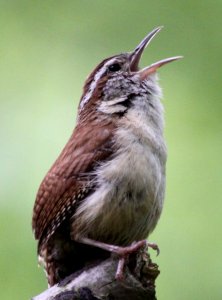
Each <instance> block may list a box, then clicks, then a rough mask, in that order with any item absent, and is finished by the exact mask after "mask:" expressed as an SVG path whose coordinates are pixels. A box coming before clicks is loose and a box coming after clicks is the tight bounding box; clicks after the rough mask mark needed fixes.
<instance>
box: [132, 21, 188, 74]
mask: <svg viewBox="0 0 222 300" xmlns="http://www.w3.org/2000/svg"><path fill="white" fill-rule="evenodd" d="M162 28H163V27H162V26H160V27H157V28H155V29H154V30H153V31H151V32H150V33H149V34H148V35H147V36H146V37H145V38H144V39H143V40H142V42H141V43H140V44H139V45H138V46H137V47H136V49H135V50H134V51H133V52H131V53H130V71H131V72H138V74H139V75H140V77H141V80H144V79H146V78H147V77H148V76H149V75H150V74H152V73H155V72H156V71H157V69H158V68H160V67H162V66H163V65H165V64H168V63H169V62H172V61H174V60H178V59H180V58H183V56H174V57H170V58H165V59H162V60H160V61H157V62H155V63H154V64H152V65H150V66H148V67H145V68H144V69H142V70H139V62H140V59H141V56H142V54H143V51H144V49H145V48H146V47H147V46H148V45H149V43H150V42H151V40H152V39H153V38H154V37H155V35H156V34H157V33H158V32H159V31H160V30H161V29H162Z"/></svg>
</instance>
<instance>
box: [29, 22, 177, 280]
mask: <svg viewBox="0 0 222 300" xmlns="http://www.w3.org/2000/svg"><path fill="white" fill-rule="evenodd" d="M160 29H161V27H158V28H156V29H154V30H153V31H152V32H150V33H149V34H148V35H147V36H146V37H145V38H144V39H143V40H142V42H141V43H140V44H139V45H138V46H137V47H136V48H135V50H133V51H132V52H129V53H122V54H119V55H115V56H112V57H110V58H106V59H104V60H103V61H102V62H101V63H100V64H99V65H98V66H97V67H96V68H95V69H94V70H93V72H92V73H91V74H90V76H89V77H88V78H87V80H86V82H85V85H84V88H83V95H82V98H81V100H80V104H79V108H78V118H77V124H76V127H75V129H74V131H73V133H72V135H71V137H70V139H69V141H68V142H67V144H66V146H65V147H64V149H63V151H62V152H61V154H60V155H59V157H58V158H57V160H56V161H55V163H54V164H53V166H52V167H51V169H50V170H49V172H48V173H47V175H46V177H45V178H44V180H43V181H42V183H41V185H40V188H39V191H38V193H37V197H36V201H35V205H34V211H33V220H32V227H33V230H34V234H35V238H36V239H37V240H38V255H39V260H40V262H41V263H42V264H43V266H44V268H45V270H46V273H47V277H48V283H49V285H50V286H51V285H53V284H55V283H57V282H59V281H60V280H61V279H63V278H64V277H66V276H67V275H70V274H71V273H73V272H74V271H76V270H79V269H81V268H82V267H84V266H85V264H86V263H88V262H90V260H93V259H94V258H95V257H96V255H98V257H100V256H101V255H103V254H104V256H105V255H107V254H109V253H110V252H114V253H117V254H118V255H119V257H120V260H119V265H118V269H117V273H116V277H118V278H120V277H121V276H122V271H123V267H124V258H125V257H126V256H127V254H129V253H131V252H133V251H136V250H137V249H139V248H140V247H142V246H143V245H145V241H144V239H146V238H147V236H148V235H149V234H150V232H151V231H152V230H153V229H154V227H155V226H156V224H157V221H158V219H159V217H160V214H161V211H162V207H163V200H164V192H165V164H166V157H167V152H166V146H165V141H164V137H163V107H162V104H161V102H160V97H161V90H160V87H159V85H158V82H157V76H156V71H157V69H158V68H159V67H161V66H162V65H165V64H167V63H169V62H172V61H174V60H177V59H179V58H180V57H179V56H177V57H171V58H167V59H164V60H161V61H158V62H156V63H154V64H152V65H150V66H148V67H145V68H143V69H141V70H140V69H139V67H138V65H139V61H140V58H141V55H142V53H143V51H144V49H145V47H146V46H147V45H148V44H149V42H150V41H151V40H152V38H153V37H154V36H155V35H156V34H157V33H158V32H159V31H160ZM147 245H148V246H150V247H152V248H154V249H158V248H157V246H156V245H155V244H151V243H148V244H147ZM101 249H102V250H101ZM100 251H101V252H100ZM98 253H99V254H98Z"/></svg>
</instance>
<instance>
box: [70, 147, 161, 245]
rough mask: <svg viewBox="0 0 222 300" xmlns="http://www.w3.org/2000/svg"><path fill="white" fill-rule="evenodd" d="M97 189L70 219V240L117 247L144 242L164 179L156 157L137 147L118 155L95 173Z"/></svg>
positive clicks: (157, 211) (156, 214)
mask: <svg viewBox="0 0 222 300" xmlns="http://www.w3.org/2000/svg"><path fill="white" fill-rule="evenodd" d="M97 186H98V187H97V189H96V191H95V192H94V193H93V194H92V195H90V196H89V197H88V198H86V199H85V201H84V202H83V203H82V204H81V205H80V206H79V208H78V209H77V212H76V214H75V216H74V218H73V223H72V232H73V236H74V238H75V236H76V235H77V234H78V236H87V237H89V238H92V239H95V240H101V241H103V242H106V243H112V244H117V245H128V244H130V243H132V242H133V241H135V240H140V239H144V238H146V237H147V235H148V234H149V233H150V232H151V231H152V230H153V228H154V227H155V225H156V223H157V221H158V219H159V216H160V213H161V210H162V202H163V196H164V186H165V175H164V171H163V166H162V163H161V161H160V159H159V157H158V156H157V155H156V153H153V150H152V149H150V148H149V147H148V146H147V147H146V148H145V147H144V146H141V145H138V144H135V145H131V147H129V148H128V149H127V151H126V149H124V151H122V152H121V151H120V152H119V153H118V155H116V157H115V158H114V159H112V160H111V161H109V162H107V163H106V164H104V165H102V166H100V167H99V169H98V170H97ZM75 220H76V221H75Z"/></svg>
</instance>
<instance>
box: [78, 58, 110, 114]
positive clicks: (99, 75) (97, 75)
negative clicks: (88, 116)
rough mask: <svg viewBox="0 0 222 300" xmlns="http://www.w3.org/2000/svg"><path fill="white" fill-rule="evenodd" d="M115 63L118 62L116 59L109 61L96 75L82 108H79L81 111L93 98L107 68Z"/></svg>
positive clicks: (83, 100) (84, 98)
mask: <svg viewBox="0 0 222 300" xmlns="http://www.w3.org/2000/svg"><path fill="white" fill-rule="evenodd" d="M114 61H116V58H113V59H111V60H108V61H107V62H106V63H105V65H103V66H102V68H101V69H100V70H99V71H98V72H97V73H96V75H95V77H94V79H93V81H92V82H91V84H90V86H89V89H88V92H87V93H86V94H85V96H84V97H83V98H82V100H81V102H80V106H79V109H80V111H81V110H82V109H83V107H84V106H85V105H86V103H87V102H88V101H89V99H90V98H91V96H92V94H93V92H94V90H95V88H96V85H97V82H98V80H99V79H100V78H101V77H102V76H103V74H104V73H105V72H106V70H107V66H109V65H111V64H112V63H113V62H114Z"/></svg>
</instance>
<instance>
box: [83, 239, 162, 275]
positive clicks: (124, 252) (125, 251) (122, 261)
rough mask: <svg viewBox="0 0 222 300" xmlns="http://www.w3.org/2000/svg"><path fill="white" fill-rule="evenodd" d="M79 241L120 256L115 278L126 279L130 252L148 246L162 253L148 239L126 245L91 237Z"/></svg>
mask: <svg viewBox="0 0 222 300" xmlns="http://www.w3.org/2000/svg"><path fill="white" fill-rule="evenodd" d="M77 241H78V242H80V243H83V244H87V245H91V246H94V247H98V248H101V249H104V250H106V251H109V252H111V253H115V254H117V255H118V256H119V262H118V266H117V271H116V275H115V278H116V279H117V280H123V279H124V267H125V265H126V262H127V259H128V257H129V255H130V254H132V253H136V252H137V251H139V250H140V249H147V248H152V249H153V250H155V251H156V252H157V255H159V253H160V250H159V247H158V246H157V244H155V243H150V242H147V241H146V240H141V241H138V242H134V243H132V244H131V245H130V246H126V247H122V246H116V245H110V244H106V243H103V242H99V241H94V240H91V239H89V238H79V239H78V240H77Z"/></svg>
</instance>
